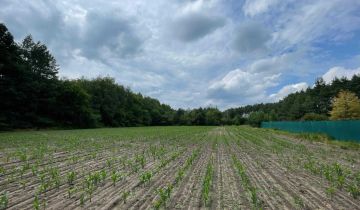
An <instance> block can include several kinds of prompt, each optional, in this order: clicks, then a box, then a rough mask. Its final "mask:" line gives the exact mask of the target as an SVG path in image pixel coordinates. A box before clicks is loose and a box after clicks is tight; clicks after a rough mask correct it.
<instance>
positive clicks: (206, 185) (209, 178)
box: [202, 161, 214, 206]
mask: <svg viewBox="0 0 360 210" xmlns="http://www.w3.org/2000/svg"><path fill="white" fill-rule="evenodd" d="M213 174H214V169H213V164H212V161H210V162H209V163H208V165H207V167H206V173H205V177H204V180H203V185H202V199H203V201H204V204H205V206H207V205H209V202H210V190H211V186H212V182H213Z"/></svg>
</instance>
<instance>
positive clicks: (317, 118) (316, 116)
mask: <svg viewBox="0 0 360 210" xmlns="http://www.w3.org/2000/svg"><path fill="white" fill-rule="evenodd" d="M301 120H305V121H323V120H328V117H327V116H326V115H322V114H316V113H306V114H305V115H304V116H303V117H302V118H301Z"/></svg>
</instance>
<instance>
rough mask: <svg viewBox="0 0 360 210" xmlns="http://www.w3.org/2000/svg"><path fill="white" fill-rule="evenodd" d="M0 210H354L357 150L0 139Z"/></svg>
mask: <svg viewBox="0 0 360 210" xmlns="http://www.w3.org/2000/svg"><path fill="white" fill-rule="evenodd" d="M0 209H360V152H359V150H358V149H357V147H354V148H352V147H345V146H342V145H341V144H339V145H335V144H326V143H319V142H314V141H308V140H305V139H299V138H295V137H293V136H290V135H287V134H284V133H280V132H276V131H270V130H263V129H255V128H250V127H246V126H244V127H195V126H194V127H147V128H114V129H92V130H71V131H25V132H9V133H0Z"/></svg>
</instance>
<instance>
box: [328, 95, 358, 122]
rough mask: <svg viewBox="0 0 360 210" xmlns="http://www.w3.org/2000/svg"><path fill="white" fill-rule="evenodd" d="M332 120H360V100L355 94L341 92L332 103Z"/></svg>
mask: <svg viewBox="0 0 360 210" xmlns="http://www.w3.org/2000/svg"><path fill="white" fill-rule="evenodd" d="M330 115H331V117H330V119H332V120H350V119H360V99H359V98H358V97H357V96H356V94H355V93H353V92H350V91H344V90H341V91H340V92H339V94H338V95H337V96H336V98H334V99H333V102H332V110H331V111H330Z"/></svg>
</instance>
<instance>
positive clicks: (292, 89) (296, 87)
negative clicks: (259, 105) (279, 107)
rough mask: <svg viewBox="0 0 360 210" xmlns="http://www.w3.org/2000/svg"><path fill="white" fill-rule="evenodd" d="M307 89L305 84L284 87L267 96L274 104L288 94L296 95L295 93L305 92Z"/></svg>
mask: <svg viewBox="0 0 360 210" xmlns="http://www.w3.org/2000/svg"><path fill="white" fill-rule="evenodd" d="M308 87H309V85H308V84H307V83H306V82H301V83H297V84H291V85H286V86H284V87H282V88H281V89H280V90H279V91H278V92H277V93H274V94H271V95H270V96H269V98H270V100H271V101H274V102H276V101H279V100H281V99H283V98H285V97H286V96H287V95H289V94H290V93H296V92H299V91H302V90H306V89H307V88H308Z"/></svg>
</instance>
